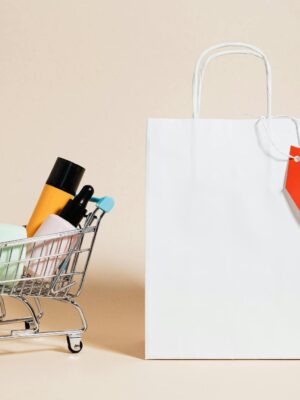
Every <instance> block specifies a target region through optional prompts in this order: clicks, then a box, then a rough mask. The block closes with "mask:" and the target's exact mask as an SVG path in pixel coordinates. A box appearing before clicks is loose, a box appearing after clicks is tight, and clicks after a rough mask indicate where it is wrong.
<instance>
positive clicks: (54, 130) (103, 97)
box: [0, 0, 300, 399]
mask: <svg viewBox="0 0 300 400" xmlns="http://www.w3.org/2000/svg"><path fill="white" fill-rule="evenodd" d="M299 18H300V3H299V1H298V0H281V1H279V0H252V1H242V0H240V1H238V0H227V1H222V0H219V1H217V0H210V1H204V0H151V1H148V0H127V1H120V0H119V1H116V0H110V1H102V0H98V1H97V0H86V1H80V0H59V1H58V0H49V1H46V0H10V1H8V0H1V1H0V54H1V56H0V57H1V62H0V116H1V118H0V129H1V145H2V146H1V164H0V165H1V167H2V168H1V171H0V177H1V182H2V190H1V194H2V196H1V210H0V220H1V222H9V223H16V224H24V223H26V222H27V219H28V218H29V216H30V213H31V211H32V208H33V206H34V204H35V201H36V198H37V196H38V195H39V192H40V190H41V188H42V186H43V183H44V181H45V179H46V178H47V175H48V173H49V171H50V169H51V167H52V164H53V163H54V160H55V158H56V157H57V156H63V157H66V158H69V159H71V160H73V161H75V162H78V163H80V164H82V165H83V166H85V167H86V169H87V171H86V174H85V178H84V183H89V184H93V185H94V187H95V189H96V192H97V193H98V194H99V195H104V194H109V195H112V196H113V197H115V199H116V203H117V204H116V208H115V210H114V211H113V212H112V214H111V215H109V216H107V217H106V218H105V220H104V221H103V226H102V230H101V233H100V237H99V240H98V242H97V245H96V249H95V253H94V256H93V259H92V262H91V265H90V270H89V275H88V279H87V284H86V287H85V291H84V292H83V295H82V298H81V299H80V300H81V304H82V305H83V306H84V309H85V310H86V314H87V317H88V320H89V324H90V327H89V331H88V334H87V335H86V338H85V348H84V351H83V352H82V353H81V354H80V355H79V356H74V355H70V354H68V353H67V352H66V346H65V340H63V339H51V338H49V339H43V340H40V339H39V340H32V341H22V342H1V343H0V377H1V378H0V379H1V383H2V388H3V387H4V389H3V390H4V393H3V392H2V393H1V398H4V399H15V398H17V396H20V397H21V396H23V398H26V399H27V398H28V399H29V398H31V399H36V398H39V396H41V397H42V398H44V399H48V398H49V399H50V398H55V399H65V398H67V397H68V398H74V399H75V398H76V399H77V398H78V399H79V398H81V397H84V396H86V395H87V394H88V396H89V398H91V399H94V398H95V399H96V398H97V399H98V398H105V399H127V398H128V399H135V398H136V399H153V398H156V399H165V398H167V399H169V398H170V399H171V398H172V399H181V398H183V397H185V398H189V399H193V398H200V397H201V398H203V399H219V398H222V399H239V398H243V399H253V398H264V399H282V398H288V399H296V398H297V399H298V398H299V395H300V387H299V384H298V382H299V379H298V377H299V372H300V364H299V362H296V361H295V362H269V361H261V362H250V361H238V362H237V361H236V362H229V361H228V362H224V361H222V362H221V361H220V362H217V361H214V362H209V361H144V360H143V346H144V343H143V340H144V339H143V338H144V332H143V318H144V315H143V306H144V304H143V302H144V293H143V286H144V283H143V277H144V185H145V182H144V180H145V175H144V165H145V132H146V124H147V118H148V117H187V118H188V117H190V116H191V109H192V102H191V80H192V73H193V68H194V64H195V61H196V58H197V56H198V55H199V54H200V52H201V51H202V50H203V49H205V48H206V47H207V46H210V45H212V44H215V43H218V42H223V41H229V40H230V41H231V40H238V41H245V42H249V43H251V44H254V45H256V46H259V47H260V48H262V49H263V50H264V51H265V52H266V54H267V55H268V57H269V59H270V61H271V63H272V66H273V78H274V85H273V92H274V114H294V115H299V114H300V112H299V89H300V74H299V70H300V56H299V54H300V53H299V37H300V25H299ZM263 89H264V82H263V67H262V65H261V64H260V63H259V62H258V61H257V60H252V59H251V58H249V57H233V58H230V59H229V58H227V59H226V60H221V59H219V60H216V61H215V62H214V64H213V65H211V66H210V68H209V71H208V74H207V80H206V82H205V88H204V91H205V93H204V95H205V101H204V103H203V115H205V116H220V117H226V116H227V117H247V116H248V117H249V115H250V116H253V115H261V114H263V113H264V112H265V108H264V107H265V106H264V104H265V97H264V91H263ZM12 310H13V311H14V312H17V311H18V310H17V309H16V308H15V306H13V305H12ZM59 311H60V312H59ZM57 313H59V314H57ZM56 317H57V318H58V322H59V323H63V322H67V323H68V324H69V325H70V324H71V322H72V321H73V319H72V317H71V316H70V315H69V313H68V312H67V311H66V310H65V309H63V310H58V309H57V308H53V307H50V310H49V319H48V320H47V321H46V324H47V325H49V324H53V322H54V321H55V318H56ZM71 325H72V324H71Z"/></svg>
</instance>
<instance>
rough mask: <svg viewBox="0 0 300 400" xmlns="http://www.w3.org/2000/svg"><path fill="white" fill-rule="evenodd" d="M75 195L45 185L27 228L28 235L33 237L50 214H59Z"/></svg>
mask: <svg viewBox="0 0 300 400" xmlns="http://www.w3.org/2000/svg"><path fill="white" fill-rule="evenodd" d="M73 197H74V196H73V195H72V194H70V193H67V192H65V191H64V190H61V189H58V188H56V187H54V186H51V185H48V184H45V186H44V188H43V190H42V193H41V195H40V198H39V200H38V202H37V204H36V206H35V209H34V210H33V213H32V216H31V218H30V220H29V222H28V224H27V226H26V229H27V235H28V237H31V236H33V235H34V233H35V232H36V230H37V229H38V228H39V227H40V225H41V224H42V223H43V222H44V220H45V219H46V218H47V217H48V215H49V214H57V213H59V212H60V211H61V209H62V208H64V206H65V205H66V204H67V202H68V200H70V199H73Z"/></svg>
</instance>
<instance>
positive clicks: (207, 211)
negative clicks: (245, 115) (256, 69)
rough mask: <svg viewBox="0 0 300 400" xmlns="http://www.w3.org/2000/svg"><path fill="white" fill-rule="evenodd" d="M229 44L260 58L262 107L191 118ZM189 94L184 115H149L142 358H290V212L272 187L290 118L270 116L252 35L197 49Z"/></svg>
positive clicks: (281, 180)
mask: <svg viewBox="0 0 300 400" xmlns="http://www.w3.org/2000/svg"><path fill="white" fill-rule="evenodd" d="M222 47H224V48H225V49H223V50H219V49H221V48H222ZM226 47H228V48H229V50H228V49H227V50H226ZM216 50H217V52H215V53H213V54H211V52H212V51H216ZM236 53H238V54H250V55H253V56H256V57H258V59H259V60H261V61H263V63H264V65H265V68H266V76H267V113H266V118H263V119H259V120H230V119H226V120H225V119H202V118H199V114H198V113H199V109H200V94H201V93H200V92H201V84H202V78H203V73H204V71H205V68H206V66H207V64H208V63H209V61H211V60H212V59H213V58H215V57H218V56H221V55H222V56H223V55H228V54H236ZM193 93H194V95H193V107H194V118H192V119H182V120H181V119H151V120H149V125H148V133H147V193H146V201H147V205H146V208H147V210H146V358H204V359H207V358H218V359H219V358H226V359H227V358H300V340H299V337H300V313H299V310H300V262H299V260H298V255H299V249H300V227H299V211H298V210H297V209H295V207H294V205H293V204H292V203H293V202H292V201H291V199H289V196H288V194H287V193H286V192H285V191H284V190H283V188H284V185H285V174H286V169H287V160H288V159H289V158H290V157H289V151H290V145H292V144H296V145H297V146H299V143H297V141H296V134H295V125H296V128H297V121H296V120H295V119H292V120H288V119H286V118H276V119H275V118H273V117H272V114H271V68H270V65H269V63H268V61H267V59H266V57H265V56H264V54H263V53H262V52H261V51H260V50H259V49H257V48H254V47H253V46H249V45H245V44H241V43H229V44H225V45H220V46H215V47H214V48H211V49H209V50H208V51H206V52H205V53H203V55H202V56H201V57H200V59H199V61H198V63H197V66H196V70H195V75H194V83H193ZM292 122H294V123H292ZM270 128H271V129H270ZM292 161H294V162H296V161H297V160H294V159H292ZM299 185H300V182H299Z"/></svg>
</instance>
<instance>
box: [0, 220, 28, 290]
mask: <svg viewBox="0 0 300 400" xmlns="http://www.w3.org/2000/svg"><path fill="white" fill-rule="evenodd" d="M26 237H27V232H26V228H24V227H23V226H18V225H10V224H0V242H1V243H2V242H8V241H11V240H18V239H25V238H26ZM25 256H26V246H22V245H16V246H7V247H2V246H0V285H1V284H3V281H9V280H16V279H20V278H21V277H22V274H23V269H24V262H20V260H24V261H25ZM14 261H15V262H14ZM13 284H14V283H13V282H8V283H5V285H6V286H8V287H11V286H13Z"/></svg>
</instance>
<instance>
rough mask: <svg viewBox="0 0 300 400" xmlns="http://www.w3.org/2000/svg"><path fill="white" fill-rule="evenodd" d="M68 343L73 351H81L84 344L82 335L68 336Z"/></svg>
mask: <svg viewBox="0 0 300 400" xmlns="http://www.w3.org/2000/svg"><path fill="white" fill-rule="evenodd" d="M67 343H68V349H69V350H70V352H71V353H79V352H80V351H81V350H82V347H83V344H82V341H81V338H80V337H79V338H78V337H72V336H67Z"/></svg>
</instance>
